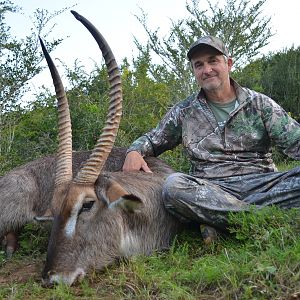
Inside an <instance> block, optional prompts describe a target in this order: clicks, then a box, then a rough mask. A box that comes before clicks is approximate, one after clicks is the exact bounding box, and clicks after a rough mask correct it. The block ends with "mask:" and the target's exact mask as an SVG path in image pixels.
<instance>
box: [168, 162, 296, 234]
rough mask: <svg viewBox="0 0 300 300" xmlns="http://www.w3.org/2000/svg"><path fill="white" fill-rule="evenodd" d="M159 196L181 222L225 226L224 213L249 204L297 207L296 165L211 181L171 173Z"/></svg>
mask: <svg viewBox="0 0 300 300" xmlns="http://www.w3.org/2000/svg"><path fill="white" fill-rule="evenodd" d="M163 199H164V203H165V207H166V208H167V210H168V211H170V212H171V213H172V214H173V215H175V216H177V217H178V218H179V219H181V220H182V221H196V222H199V223H205V224H209V225H212V226H214V227H217V228H219V229H225V228H226V226H227V216H228V212H238V211H245V210H248V209H249V208H250V205H249V204H252V205H255V206H256V207H258V208H261V207H264V206H267V205H278V206H279V207H281V208H292V207H295V208H296V207H300V167H299V168H295V169H292V170H290V171H287V172H272V173H263V174H251V175H242V176H232V177H228V178H225V179H214V180H207V179H201V178H197V177H193V176H190V175H187V174H183V173H174V174H172V175H170V176H169V177H168V178H167V179H166V181H165V184H164V186H163Z"/></svg>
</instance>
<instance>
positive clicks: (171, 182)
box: [162, 173, 185, 204]
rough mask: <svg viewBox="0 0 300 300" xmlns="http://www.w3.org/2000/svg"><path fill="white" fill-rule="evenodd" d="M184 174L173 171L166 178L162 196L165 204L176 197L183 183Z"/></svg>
mask: <svg viewBox="0 0 300 300" xmlns="http://www.w3.org/2000/svg"><path fill="white" fill-rule="evenodd" d="M184 176H185V174H183V173H173V174H171V175H169V176H168V177H167V178H166V180H165V182H164V184H163V188H162V197H163V201H164V203H165V204H166V203H170V202H173V200H174V199H176V194H177V193H178V190H179V189H180V187H181V186H182V184H183V181H184V179H183V178H184Z"/></svg>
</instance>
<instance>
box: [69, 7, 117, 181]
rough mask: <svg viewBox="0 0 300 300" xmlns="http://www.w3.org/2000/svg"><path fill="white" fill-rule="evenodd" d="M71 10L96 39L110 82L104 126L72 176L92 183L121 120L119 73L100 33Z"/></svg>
mask: <svg viewBox="0 0 300 300" xmlns="http://www.w3.org/2000/svg"><path fill="white" fill-rule="evenodd" d="M71 12H72V14H73V15H74V16H75V18H76V19H77V20H79V21H80V22H81V23H82V24H83V25H84V26H85V27H86V28H87V29H88V31H89V32H90V33H91V34H92V36H93V37H94V39H95V40H96V42H97V44H98V46H99V48H100V50H101V52H102V55H103V57H104V60H105V64H106V67H107V71H108V79H109V83H110V92H109V95H110V102H109V108H108V116H107V119H106V122H105V125H104V128H103V130H102V133H101V135H100V137H99V139H98V141H97V144H96V146H95V147H94V150H93V152H92V154H91V155H90V157H89V159H88V160H87V161H86V163H85V164H84V166H83V167H82V168H81V169H80V170H79V172H78V174H77V175H76V177H75V178H74V182H76V183H79V184H89V183H91V184H94V183H95V181H96V180H97V178H98V176H99V174H100V172H101V170H102V168H103V166H104V164H105V162H106V159H107V157H108V155H109V153H110V152H111V149H112V147H113V145H114V142H115V139H116V136H117V132H118V128H119V124H120V120H121V115H122V87H121V75H120V71H119V69H118V65H117V63H116V60H115V57H114V55H113V53H112V51H111V49H110V47H109V45H108V43H107V42H106V40H105V39H104V37H103V36H102V34H101V33H100V32H99V31H98V30H97V29H96V28H95V26H94V25H93V24H92V23H90V22H89V21H88V20H87V19H85V18H84V17H83V16H81V15H80V14H78V13H77V12H75V11H73V10H72V11H71Z"/></svg>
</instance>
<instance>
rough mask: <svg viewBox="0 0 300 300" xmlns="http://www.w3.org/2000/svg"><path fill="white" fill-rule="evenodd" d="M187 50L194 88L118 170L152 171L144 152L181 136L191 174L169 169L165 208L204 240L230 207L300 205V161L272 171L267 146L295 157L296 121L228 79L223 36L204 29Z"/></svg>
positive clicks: (223, 222) (299, 150) (299, 137)
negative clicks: (192, 224)
mask: <svg viewBox="0 0 300 300" xmlns="http://www.w3.org/2000/svg"><path fill="white" fill-rule="evenodd" d="M187 57H188V59H189V60H190V62H191V66H192V69H193V72H194V75H195V78H196V80H197V82H198V84H199V86H200V88H201V89H200V91H199V93H197V94H195V95H191V96H190V97H188V98H187V99H185V100H183V101H181V102H179V103H177V104H176V105H174V106H173V107H172V108H171V109H170V110H169V112H168V113H167V114H166V115H165V117H164V118H163V119H162V120H161V122H160V123H159V124H158V126H157V127H156V128H155V129H153V130H151V131H150V132H148V133H146V134H145V135H143V136H141V137H140V138H139V139H137V140H136V141H135V142H134V143H133V144H132V145H131V146H130V148H129V150H128V154H127V157H126V160H125V163H124V166H123V170H124V171H135V170H143V171H145V172H151V170H150V169H149V167H148V166H147V164H146V162H145V161H144V159H143V157H146V156H158V155H160V154H161V153H162V152H164V151H166V150H169V149H172V148H174V147H176V146H177V145H178V144H180V143H182V144H183V147H184V149H185V151H186V153H187V155H188V157H189V159H190V162H191V170H190V174H189V175H187V174H182V173H175V174H172V175H171V176H169V177H168V178H167V180H166V182H165V184H164V187H163V199H164V203H165V206H166V208H167V209H168V210H169V211H170V212H171V213H173V214H174V215H176V216H177V217H178V218H180V219H181V220H186V221H190V220H193V221H197V222H199V223H201V224H207V225H209V226H206V227H202V233H203V235H204V240H205V242H207V243H209V242H210V241H211V240H213V239H214V238H215V236H216V234H215V232H214V230H213V229H212V228H211V226H212V227H214V228H217V229H221V230H224V229H225V228H226V226H227V217H228V212H237V211H241V210H247V209H249V204H255V205H257V206H259V207H262V206H266V205H272V204H276V205H278V206H280V207H282V208H290V207H299V206H300V168H296V169H293V170H290V171H288V172H277V170H276V167H275V165H274V163H273V161H272V157H271V152H270V147H271V145H275V146H276V147H277V148H278V149H279V150H280V151H282V152H283V153H285V154H286V155H288V156H290V157H291V158H294V159H298V160H299V159H300V125H299V124H298V123H297V122H296V121H295V120H294V119H292V118H291V117H290V116H289V115H288V114H287V113H286V112H285V111H284V110H283V108H281V107H280V106H279V105H278V104H277V103H275V102H274V101H273V100H272V99H270V98H269V97H267V96H265V95H263V94H260V93H257V92H255V91H252V90H249V89H247V88H243V87H241V86H239V85H238V84H237V83H236V82H235V81H234V80H233V79H232V78H230V70H231V68H232V64H233V62H232V59H231V57H229V54H228V50H227V49H226V47H225V46H224V44H223V42H222V41H221V40H219V39H218V38H216V37H212V36H205V37H201V38H199V39H198V40H197V41H196V42H194V43H193V44H192V45H191V47H190V49H189V51H188V53H187Z"/></svg>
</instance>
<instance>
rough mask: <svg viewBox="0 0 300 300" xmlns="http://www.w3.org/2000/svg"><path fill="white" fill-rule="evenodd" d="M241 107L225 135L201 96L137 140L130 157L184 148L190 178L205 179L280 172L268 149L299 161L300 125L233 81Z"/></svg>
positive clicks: (175, 109)
mask: <svg viewBox="0 0 300 300" xmlns="http://www.w3.org/2000/svg"><path fill="white" fill-rule="evenodd" d="M232 84H233V85H234V87H235V90H236V94H237V100H238V101H239V106H238V107H237V108H236V109H235V110H233V111H232V112H231V114H230V115H229V119H228V120H227V121H226V123H225V126H224V128H223V129H221V128H219V127H218V124H217V121H216V119H215V117H214V115H213V113H212V111H211V109H210V108H209V106H208V105H207V103H206V100H205V98H204V94H203V92H202V91H201V90H200V92H199V93H198V94H195V95H192V96H189V97H188V98H187V99H185V100H183V101H181V102H179V103H177V104H176V105H174V106H173V107H172V108H171V109H170V110H169V111H168V113H167V114H166V115H165V117H164V118H163V119H162V120H161V122H160V123H159V124H158V125H157V127H156V128H155V129H153V130H151V131H150V132H148V133H146V134H145V135H143V136H141V137H140V138H138V139H137V140H136V141H135V142H133V144H132V145H131V146H130V148H129V150H128V151H133V150H136V151H138V152H140V153H141V154H142V155H143V156H158V155H160V154H161V153H162V152H164V151H166V150H169V149H172V148H174V147H176V146H177V145H178V144H180V143H182V144H183V147H184V149H185V151H186V153H187V155H188V157H189V159H190V162H191V170H190V174H191V175H194V176H197V177H202V178H211V179H213V178H224V177H228V176H235V175H245V174H252V173H266V172H272V171H276V167H275V165H274V163H273V160H272V157H271V152H270V148H271V146H272V145H274V146H276V147H277V148H278V149H279V150H280V151H281V152H283V153H284V154H286V155H288V156H290V157H291V158H294V159H297V160H300V125H299V123H297V122H296V121H295V120H294V119H292V118H291V117H290V116H289V115H288V114H287V113H286V112H285V111H284V110H283V108H282V107H280V106H279V105H278V104H277V103H276V102H275V101H273V100H272V99H271V98H269V97H267V96H265V95H263V94H261V93H257V92H255V91H252V90H250V89H247V88H243V87H241V86H239V85H238V84H237V83H236V82H235V81H233V80H232Z"/></svg>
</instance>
